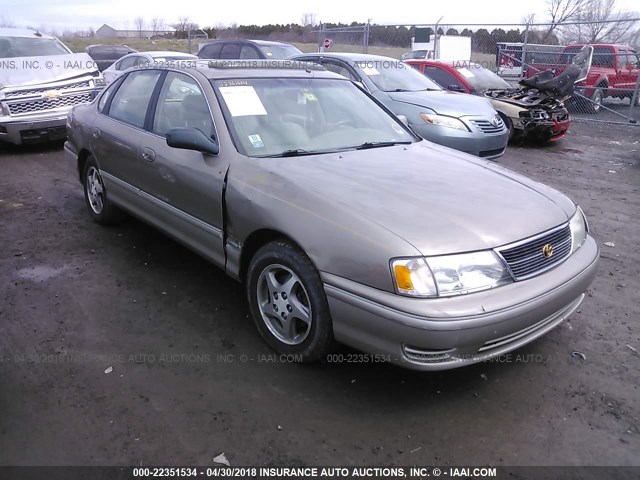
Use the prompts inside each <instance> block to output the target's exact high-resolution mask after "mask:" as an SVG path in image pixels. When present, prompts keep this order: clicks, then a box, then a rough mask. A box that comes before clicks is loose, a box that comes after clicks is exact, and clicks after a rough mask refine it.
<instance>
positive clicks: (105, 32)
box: [96, 23, 176, 38]
mask: <svg viewBox="0 0 640 480" xmlns="http://www.w3.org/2000/svg"><path fill="white" fill-rule="evenodd" d="M175 33H176V29H175V28H172V27H164V29H162V30H147V29H143V30H116V29H115V28H113V27H110V26H109V25H107V24H106V23H105V24H104V25H102V26H101V27H100V28H99V29H97V30H96V37H97V38H150V37H166V36H171V37H173V36H175Z"/></svg>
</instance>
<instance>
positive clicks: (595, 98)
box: [587, 86, 604, 113]
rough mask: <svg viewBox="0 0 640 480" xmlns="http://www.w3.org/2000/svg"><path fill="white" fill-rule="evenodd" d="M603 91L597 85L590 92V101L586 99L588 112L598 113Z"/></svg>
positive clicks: (600, 107)
mask: <svg viewBox="0 0 640 480" xmlns="http://www.w3.org/2000/svg"><path fill="white" fill-rule="evenodd" d="M603 97H604V92H603V90H602V88H601V87H599V86H598V87H597V88H596V89H595V90H594V91H593V93H592V94H591V101H588V100H587V111H588V112H589V113H598V112H599V111H600V110H601V109H602V99H603Z"/></svg>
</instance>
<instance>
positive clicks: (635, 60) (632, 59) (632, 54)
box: [629, 50, 640, 68]
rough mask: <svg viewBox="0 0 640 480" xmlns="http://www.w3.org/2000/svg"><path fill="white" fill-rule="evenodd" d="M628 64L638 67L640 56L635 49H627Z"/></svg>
mask: <svg viewBox="0 0 640 480" xmlns="http://www.w3.org/2000/svg"><path fill="white" fill-rule="evenodd" d="M629 65H630V66H631V68H638V66H640V57H638V54H637V53H636V51H635V50H629Z"/></svg>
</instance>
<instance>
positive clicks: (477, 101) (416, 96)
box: [387, 90, 495, 117]
mask: <svg viewBox="0 0 640 480" xmlns="http://www.w3.org/2000/svg"><path fill="white" fill-rule="evenodd" d="M387 93H388V94H389V97H390V98H391V99H392V100H394V101H396V102H402V103H408V104H411V105H416V106H418V107H426V108H429V109H431V110H433V111H435V112H436V113H438V114H440V115H448V116H452V117H462V116H492V115H495V111H494V110H493V108H492V107H491V104H490V103H489V102H488V101H487V100H485V99H484V98H479V97H475V96H473V95H467V94H464V93H457V92H448V91H445V90H442V91H440V90H438V91H428V90H427V91H422V92H387Z"/></svg>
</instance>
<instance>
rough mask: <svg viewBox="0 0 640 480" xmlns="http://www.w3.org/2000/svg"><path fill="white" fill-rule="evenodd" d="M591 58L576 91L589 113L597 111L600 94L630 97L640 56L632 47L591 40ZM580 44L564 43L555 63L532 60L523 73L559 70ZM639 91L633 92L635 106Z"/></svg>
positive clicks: (636, 80)
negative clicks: (582, 80)
mask: <svg viewBox="0 0 640 480" xmlns="http://www.w3.org/2000/svg"><path fill="white" fill-rule="evenodd" d="M592 46H593V61H592V62H591V69H590V70H589V74H588V76H587V79H586V80H585V81H584V82H582V83H580V84H578V85H577V87H576V90H575V91H576V93H578V94H581V95H584V96H585V97H587V98H588V99H590V101H588V100H585V101H584V102H583V103H584V106H585V107H586V108H587V110H588V111H590V112H591V113H597V112H599V111H600V108H601V107H602V99H603V98H604V97H617V98H629V99H631V100H633V92H634V90H635V88H636V85H637V82H638V73H639V72H640V70H639V68H638V67H639V65H640V57H639V56H638V53H636V51H635V50H634V49H633V48H631V47H629V46H627V45H614V44H608V43H599V44H594V45H592ZM582 47H583V45H579V44H574V45H567V46H566V47H564V49H563V50H562V52H561V53H560V55H559V57H558V61H557V62H556V65H549V64H545V65H543V64H539V65H536V63H535V60H534V62H532V64H530V65H529V68H528V69H527V76H531V75H533V74H535V73H536V71H539V70H544V69H548V68H551V69H554V70H555V74H556V75H557V74H559V73H561V72H562V71H563V70H564V67H565V66H566V65H567V64H569V63H571V59H572V58H573V57H574V56H575V55H576V54H577V53H578V52H579V51H580V49H581V48H582ZM639 97H640V95H638V96H636V106H640V99H639Z"/></svg>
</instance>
